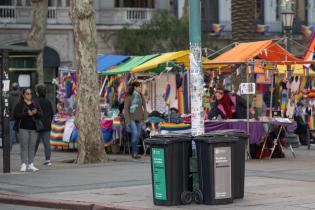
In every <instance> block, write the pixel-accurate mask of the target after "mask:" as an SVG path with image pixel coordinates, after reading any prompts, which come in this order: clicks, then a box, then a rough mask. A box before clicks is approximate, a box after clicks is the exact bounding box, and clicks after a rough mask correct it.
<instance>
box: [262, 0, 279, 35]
mask: <svg viewBox="0 0 315 210" xmlns="http://www.w3.org/2000/svg"><path fill="white" fill-rule="evenodd" d="M278 7H280V5H278ZM277 12H278V11H277V0H269V1H264V24H265V25H268V26H269V27H270V29H269V30H270V31H271V32H275V31H279V30H280V31H281V20H280V19H279V20H277Z"/></svg>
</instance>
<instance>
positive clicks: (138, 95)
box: [124, 81, 147, 159]
mask: <svg viewBox="0 0 315 210" xmlns="http://www.w3.org/2000/svg"><path fill="white" fill-rule="evenodd" d="M124 115H125V122H126V125H127V127H129V129H130V131H131V148H132V150H131V155H132V158H134V159H139V158H141V156H140V155H138V142H139V138H140V135H141V128H142V125H143V122H144V121H145V120H146V117H147V109H146V104H145V100H144V97H143V95H142V84H141V83H140V82H138V81H134V82H133V83H132V84H131V85H130V86H129V89H128V91H127V94H126V98H125V104H124Z"/></svg>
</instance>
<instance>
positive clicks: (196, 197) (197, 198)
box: [193, 189, 203, 204]
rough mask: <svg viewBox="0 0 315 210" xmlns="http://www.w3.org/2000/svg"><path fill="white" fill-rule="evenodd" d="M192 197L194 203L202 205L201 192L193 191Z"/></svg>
mask: <svg viewBox="0 0 315 210" xmlns="http://www.w3.org/2000/svg"><path fill="white" fill-rule="evenodd" d="M193 197H194V201H195V202H196V203H198V204H201V203H203V194H202V192H201V190H199V189H196V190H195V191H194V194H193Z"/></svg>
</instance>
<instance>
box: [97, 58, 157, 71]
mask: <svg viewBox="0 0 315 210" xmlns="http://www.w3.org/2000/svg"><path fill="white" fill-rule="evenodd" d="M158 55H159V54H153V55H145V56H134V57H131V58H130V59H129V60H128V61H127V62H124V63H122V64H121V65H119V66H117V67H116V68H114V69H111V70H107V71H103V74H104V75H113V74H125V73H128V72H130V71H131V69H132V68H134V67H136V66H139V65H141V64H143V63H144V62H147V61H148V60H150V59H152V58H154V57H156V56H158Z"/></svg>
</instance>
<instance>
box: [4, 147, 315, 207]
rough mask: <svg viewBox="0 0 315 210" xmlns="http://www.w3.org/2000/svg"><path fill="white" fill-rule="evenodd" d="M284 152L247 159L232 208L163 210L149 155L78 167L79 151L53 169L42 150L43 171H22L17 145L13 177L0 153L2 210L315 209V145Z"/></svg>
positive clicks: (64, 155) (60, 155) (57, 160)
mask: <svg viewBox="0 0 315 210" xmlns="http://www.w3.org/2000/svg"><path fill="white" fill-rule="evenodd" d="M285 152H286V158H282V159H272V160H247V161H246V176H245V197H244V199H238V200H234V203H232V204H228V205H215V206H207V205H197V204H191V205H187V206H172V207H162V206H154V205H153V201H152V188H151V172H150V158H149V156H145V157H143V158H142V159H141V160H136V161H135V160H132V159H131V158H130V157H129V156H128V155H109V158H110V159H111V161H109V162H108V163H102V164H92V165H77V164H74V163H71V162H72V160H74V159H75V158H76V153H75V152H69V151H54V152H53V153H52V161H53V166H51V167H47V166H44V165H42V163H43V160H44V154H43V149H42V148H40V150H39V152H38V156H37V157H36V160H35V165H36V166H38V167H39V169H40V170H39V171H38V172H35V173H33V172H27V173H22V172H19V171H18V169H19V147H18V145H15V146H14V148H13V152H12V154H11V161H12V162H11V166H12V173H10V174H3V173H2V150H1V152H0V155H1V158H0V160H1V163H0V169H1V172H0V209H46V208H47V207H50V208H62V209H156V210H158V209H163V210H164V209H165V210H166V209H167V210H168V209H194V210H199V209H214V210H215V209H231V210H232V209H233V210H234V209H236V210H238V209H239V210H246V209H253V210H265V209H275V210H278V209H279V210H281V209H285V210H291V209H292V210H307V209H315V199H314V197H315V146H314V145H312V146H311V149H310V150H307V148H306V147H304V146H300V147H299V148H296V149H295V152H296V159H294V158H293V157H292V154H291V152H290V151H289V150H288V149H287V150H285ZM17 204H19V205H17ZM31 206H33V207H31Z"/></svg>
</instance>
